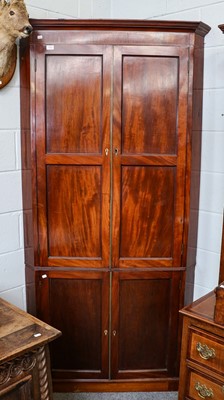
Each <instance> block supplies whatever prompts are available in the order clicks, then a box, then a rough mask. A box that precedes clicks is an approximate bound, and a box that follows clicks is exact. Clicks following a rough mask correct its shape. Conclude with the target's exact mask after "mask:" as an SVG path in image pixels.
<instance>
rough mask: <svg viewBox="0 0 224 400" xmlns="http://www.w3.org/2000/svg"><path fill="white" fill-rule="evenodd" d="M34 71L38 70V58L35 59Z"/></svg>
mask: <svg viewBox="0 0 224 400" xmlns="http://www.w3.org/2000/svg"><path fill="white" fill-rule="evenodd" d="M34 71H35V72H37V59H36V58H35V60H34Z"/></svg>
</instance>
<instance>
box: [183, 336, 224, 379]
mask: <svg viewBox="0 0 224 400" xmlns="http://www.w3.org/2000/svg"><path fill="white" fill-rule="evenodd" d="M189 337H190V341H189V349H188V359H189V360H192V361H194V362H197V363H199V364H201V365H203V366H204V367H207V368H209V369H212V370H214V371H215V372H218V373H221V374H223V375H224V340H223V339H222V338H219V337H218V336H214V335H210V334H208V333H206V332H204V331H202V330H200V329H193V328H190V336H189Z"/></svg>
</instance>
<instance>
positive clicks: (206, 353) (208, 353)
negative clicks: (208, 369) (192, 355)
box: [196, 342, 215, 360]
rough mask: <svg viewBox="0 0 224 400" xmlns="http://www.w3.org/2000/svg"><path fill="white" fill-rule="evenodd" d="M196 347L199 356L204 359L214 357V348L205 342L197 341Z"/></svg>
mask: <svg viewBox="0 0 224 400" xmlns="http://www.w3.org/2000/svg"><path fill="white" fill-rule="evenodd" d="M196 349H197V351H198V353H199V356H200V357H201V358H203V359H204V360H209V359H210V358H215V350H214V349H212V348H211V349H210V348H209V347H208V346H207V345H206V344H201V343H200V342H198V343H197V345H196Z"/></svg>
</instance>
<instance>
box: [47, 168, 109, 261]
mask: <svg viewBox="0 0 224 400" xmlns="http://www.w3.org/2000/svg"><path fill="white" fill-rule="evenodd" d="M101 181H102V176H101V167H100V166H85V167H84V166H62V165H60V166H48V169H47V189H48V192H47V195H48V197H47V207H48V249H49V256H54V257H81V258H83V257H84V258H90V257H94V258H97V257H99V258H100V257H102V249H101V234H102V233H101V226H102V220H101V215H102V210H101V209H102V200H101Z"/></svg>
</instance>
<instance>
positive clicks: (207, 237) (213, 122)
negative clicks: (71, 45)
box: [0, 0, 224, 308]
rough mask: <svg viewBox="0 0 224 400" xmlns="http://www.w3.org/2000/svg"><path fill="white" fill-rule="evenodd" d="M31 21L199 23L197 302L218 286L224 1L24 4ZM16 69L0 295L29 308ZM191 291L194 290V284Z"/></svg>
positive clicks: (5, 119)
mask: <svg viewBox="0 0 224 400" xmlns="http://www.w3.org/2000/svg"><path fill="white" fill-rule="evenodd" d="M26 4H27V9H28V12H29V14H30V17H31V18H127V19H128V18H142V19H152V18H154V19H172V20H178V19H179V20H180V19H181V20H197V21H200V20H202V21H203V22H205V23H207V24H209V25H210V26H211V28H212V30H211V32H210V33H209V34H208V35H207V36H206V38H205V74H204V107H203V142H202V172H201V196H200V218H199V233H198V252H197V266H196V276H195V286H194V296H195V298H198V297H200V296H201V295H204V294H205V293H207V292H208V291H210V290H213V289H214V287H215V286H216V284H217V282H218V272H219V261H220V245H221V231H222V212H223V206H224V116H223V115H222V114H224V35H223V34H222V32H221V31H220V30H219V29H218V27H217V26H218V25H219V24H223V23H224V0H223V1H218V0H188V1H184V0H157V1H154V0H138V1H136V0H65V1H61V0H26ZM19 85H20V82H19V72H18V65H17V70H16V73H15V76H14V78H13V80H12V81H11V82H10V83H9V84H8V85H7V86H6V87H5V88H3V89H2V90H1V91H0V296H1V297H3V298H5V299H7V300H9V301H11V302H12V303H14V304H16V305H18V306H19V307H21V308H25V282H24V260H23V233H22V232H23V229H22V201H21V197H22V194H21V160H20V116H19V114H20V106H19ZM189 284H190V283H189Z"/></svg>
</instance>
